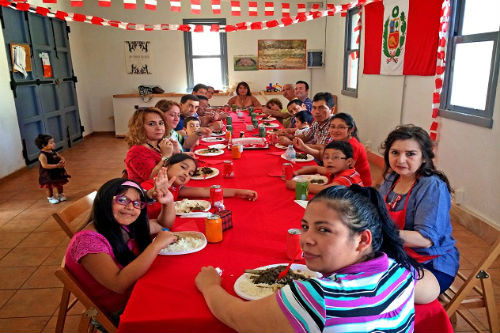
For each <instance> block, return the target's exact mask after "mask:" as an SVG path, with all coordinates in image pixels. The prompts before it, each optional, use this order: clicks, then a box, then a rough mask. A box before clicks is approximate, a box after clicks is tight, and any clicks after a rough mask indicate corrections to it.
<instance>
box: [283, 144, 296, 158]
mask: <svg viewBox="0 0 500 333" xmlns="http://www.w3.org/2000/svg"><path fill="white" fill-rule="evenodd" d="M285 156H286V159H287V160H289V161H293V160H295V149H293V145H288V148H287V149H286V155H285Z"/></svg>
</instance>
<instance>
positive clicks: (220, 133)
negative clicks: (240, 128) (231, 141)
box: [212, 130, 226, 136]
mask: <svg viewBox="0 0 500 333" xmlns="http://www.w3.org/2000/svg"><path fill="white" fill-rule="evenodd" d="M223 135H226V132H225V131H223V130H217V131H212V136H223Z"/></svg>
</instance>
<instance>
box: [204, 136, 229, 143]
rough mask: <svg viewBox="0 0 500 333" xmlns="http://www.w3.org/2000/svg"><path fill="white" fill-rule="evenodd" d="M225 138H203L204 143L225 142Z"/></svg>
mask: <svg viewBox="0 0 500 333" xmlns="http://www.w3.org/2000/svg"><path fill="white" fill-rule="evenodd" d="M224 140H225V138H221V137H214V136H209V137H208V138H202V139H201V141H203V142H223V141H224Z"/></svg>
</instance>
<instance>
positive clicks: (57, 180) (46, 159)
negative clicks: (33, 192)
mask: <svg viewBox="0 0 500 333" xmlns="http://www.w3.org/2000/svg"><path fill="white" fill-rule="evenodd" d="M35 145H36V146H37V147H38V148H39V149H40V156H38V160H39V161H40V176H39V178H38V182H39V183H40V187H41V188H45V189H46V191H47V200H49V202H50V203H51V204H57V203H59V202H61V201H66V197H65V196H64V193H63V185H64V184H66V183H67V182H68V178H70V177H71V176H70V175H68V173H67V172H66V169H64V165H65V164H66V161H65V159H64V157H62V156H61V155H59V154H58V153H56V152H55V150H54V149H55V148H56V144H55V143H54V138H53V137H52V136H50V135H47V134H39V135H38V136H37V137H36V139H35ZM54 187H55V188H56V190H57V194H54Z"/></svg>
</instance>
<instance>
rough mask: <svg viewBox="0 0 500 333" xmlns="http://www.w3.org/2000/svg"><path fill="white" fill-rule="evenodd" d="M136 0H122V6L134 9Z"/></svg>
mask: <svg viewBox="0 0 500 333" xmlns="http://www.w3.org/2000/svg"><path fill="white" fill-rule="evenodd" d="M136 7H137V4H136V0H123V8H125V9H136Z"/></svg>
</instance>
